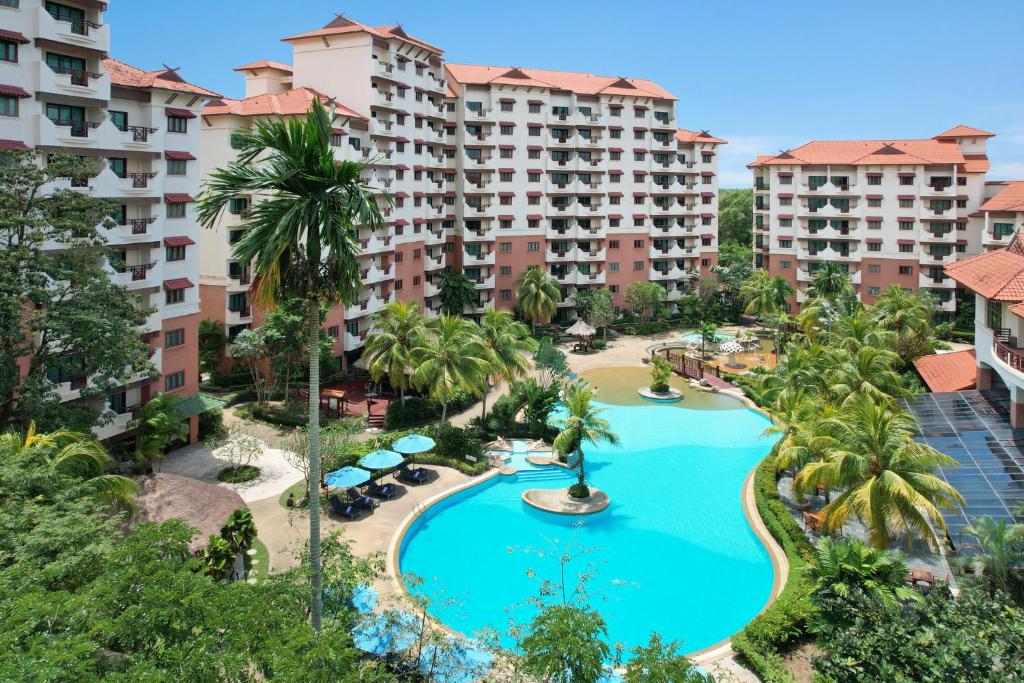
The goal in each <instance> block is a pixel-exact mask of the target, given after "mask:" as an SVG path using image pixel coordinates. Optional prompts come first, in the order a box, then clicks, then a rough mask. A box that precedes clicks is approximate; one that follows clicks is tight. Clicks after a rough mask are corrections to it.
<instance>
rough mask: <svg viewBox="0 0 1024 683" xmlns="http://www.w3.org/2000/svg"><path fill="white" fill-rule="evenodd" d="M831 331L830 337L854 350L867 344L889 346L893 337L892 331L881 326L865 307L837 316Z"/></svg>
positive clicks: (844, 346)
mask: <svg viewBox="0 0 1024 683" xmlns="http://www.w3.org/2000/svg"><path fill="white" fill-rule="evenodd" d="M829 332H830V335H831V336H830V339H832V340H833V341H834V342H835V343H837V344H838V345H839V346H842V347H843V348H845V349H847V350H849V351H853V352H856V351H857V350H858V349H861V348H863V347H865V346H876V347H879V348H887V347H888V346H889V340H890V338H891V337H892V335H891V333H889V332H887V331H886V330H885V329H884V328H881V327H879V324H878V320H877V319H876V317H875V316H874V315H872V313H869V312H868V311H866V310H865V309H864V308H857V309H855V310H853V311H850V312H849V313H847V314H845V315H841V316H839V317H837V318H835V319H834V320H833V321H832V323H831V326H830V330H829Z"/></svg>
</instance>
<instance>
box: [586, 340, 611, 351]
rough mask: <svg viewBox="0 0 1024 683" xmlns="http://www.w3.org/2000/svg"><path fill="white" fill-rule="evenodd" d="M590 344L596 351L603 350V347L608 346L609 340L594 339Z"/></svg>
mask: <svg viewBox="0 0 1024 683" xmlns="http://www.w3.org/2000/svg"><path fill="white" fill-rule="evenodd" d="M590 345H591V346H592V347H593V348H594V350H595V351H601V350H603V349H606V348H608V342H606V341H605V340H604V339H594V340H593V341H591V342H590Z"/></svg>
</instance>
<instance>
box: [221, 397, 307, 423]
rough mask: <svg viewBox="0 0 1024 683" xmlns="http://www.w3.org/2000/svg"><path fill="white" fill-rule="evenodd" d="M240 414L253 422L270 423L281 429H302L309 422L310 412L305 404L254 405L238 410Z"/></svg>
mask: <svg viewBox="0 0 1024 683" xmlns="http://www.w3.org/2000/svg"><path fill="white" fill-rule="evenodd" d="M237 412H238V414H239V415H241V416H243V417H248V418H251V419H253V420H260V421H263V422H269V423H270V424H273V425H278V426H281V427H301V426H303V425H305V424H306V423H308V422H309V412H308V410H307V409H306V406H305V405H304V404H299V403H290V404H286V405H269V404H268V405H263V406H261V405H257V404H255V403H254V404H252V405H248V406H243V407H241V408H239V409H238V411H237Z"/></svg>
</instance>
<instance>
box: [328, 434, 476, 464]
mask: <svg viewBox="0 0 1024 683" xmlns="http://www.w3.org/2000/svg"><path fill="white" fill-rule="evenodd" d="M324 429H325V430H330V429H331V426H330V425H327V426H325V427H324ZM454 432H462V435H456V434H455V433H454ZM413 433H417V434H424V435H426V436H429V437H431V438H432V439H434V441H435V442H437V444H438V445H437V448H435V449H434V451H432V452H431V453H429V454H421V455H417V456H416V457H415V460H416V462H417V463H422V464H426V465H442V466H444V467H451V468H453V469H456V470H458V471H460V472H462V473H463V474H467V475H470V476H473V475H477V474H481V473H482V472H484V471H485V470H486V469H487V460H486V459H484V458H483V457H482V455H483V444H481V443H480V440H479V439H477V438H476V437H475V436H474V435H473V433H472V432H470V431H469V430H465V429H460V428H458V427H453V426H452V425H445V427H444V428H442V429H440V430H439V429H438V427H437V425H428V426H426V427H421V428H419V429H405V430H400V431H397V432H388V433H387V434H381V435H380V436H376V437H373V438H372V439H367V440H366V441H354V442H352V443H349V444H348V445H347V446H346V447H345V448H344V449H343V450H342V451H340V452H333V453H324V454H323V463H324V464H323V467H324V471H325V472H329V471H331V470H336V469H338V468H340V467H345V466H346V465H355V464H356V463H357V462H358V461H359V459H360V458H362V457H363V456H364V455H367V454H368V453H372V452H373V451H375V450H377V449H380V448H391V444H392V443H394V442H395V441H397V440H398V439H401V438H402V437H403V436H407V435H409V434H413ZM466 455H470V456H473V457H475V458H477V461H476V462H475V463H473V462H470V461H468V460H466V458H465V456H466ZM390 471H392V470H384V473H388V472H390Z"/></svg>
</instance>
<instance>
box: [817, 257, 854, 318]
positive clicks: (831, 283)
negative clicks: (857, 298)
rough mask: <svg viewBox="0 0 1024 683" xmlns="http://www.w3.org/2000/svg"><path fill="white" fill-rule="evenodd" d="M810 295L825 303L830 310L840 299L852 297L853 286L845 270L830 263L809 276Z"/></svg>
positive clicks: (822, 265) (821, 266)
mask: <svg viewBox="0 0 1024 683" xmlns="http://www.w3.org/2000/svg"><path fill="white" fill-rule="evenodd" d="M810 294H811V295H812V296H814V297H816V298H818V299H823V300H824V301H826V302H827V304H828V306H829V307H830V308H833V307H835V305H836V304H837V303H839V301H840V300H841V299H844V298H847V297H850V296H852V295H853V285H852V284H851V283H850V275H849V273H848V272H847V270H846V268H845V267H843V266H841V265H839V264H838V263H832V262H831V261H826V262H825V263H823V264H821V265H820V266H819V267H817V268H815V270H814V273H813V274H812V275H811V288H810Z"/></svg>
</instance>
